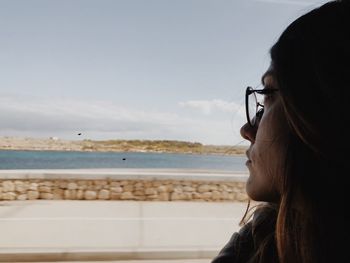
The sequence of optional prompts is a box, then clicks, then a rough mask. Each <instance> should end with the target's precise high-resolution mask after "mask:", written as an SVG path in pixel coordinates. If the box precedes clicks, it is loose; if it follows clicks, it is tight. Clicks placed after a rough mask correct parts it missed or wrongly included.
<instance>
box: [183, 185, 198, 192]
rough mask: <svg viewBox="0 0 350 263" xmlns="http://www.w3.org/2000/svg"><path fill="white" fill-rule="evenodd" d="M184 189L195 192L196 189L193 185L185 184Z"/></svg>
mask: <svg viewBox="0 0 350 263" xmlns="http://www.w3.org/2000/svg"><path fill="white" fill-rule="evenodd" d="M183 190H184V192H194V191H195V190H196V189H194V188H193V187H191V186H184V187H183Z"/></svg>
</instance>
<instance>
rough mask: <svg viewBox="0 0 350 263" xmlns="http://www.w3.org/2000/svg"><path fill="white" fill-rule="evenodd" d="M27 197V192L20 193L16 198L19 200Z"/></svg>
mask: <svg viewBox="0 0 350 263" xmlns="http://www.w3.org/2000/svg"><path fill="white" fill-rule="evenodd" d="M27 199H28V197H27V194H20V195H18V196H17V200H21V201H24V200H27Z"/></svg>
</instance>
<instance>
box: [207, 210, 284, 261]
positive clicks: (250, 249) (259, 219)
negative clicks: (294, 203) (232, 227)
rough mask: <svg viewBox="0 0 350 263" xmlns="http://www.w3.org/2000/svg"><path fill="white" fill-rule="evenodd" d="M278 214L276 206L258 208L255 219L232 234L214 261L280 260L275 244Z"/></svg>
mask: <svg viewBox="0 0 350 263" xmlns="http://www.w3.org/2000/svg"><path fill="white" fill-rule="evenodd" d="M276 216H277V212H276V208H275V207H274V206H271V205H265V206H263V207H261V208H257V210H256V211H255V212H254V216H253V219H252V220H251V221H250V222H248V223H247V224H245V225H244V226H243V227H242V228H241V229H240V230H239V232H236V233H234V234H233V235H232V237H231V238H230V240H229V241H228V243H227V244H226V245H225V246H224V247H223V248H222V249H221V251H220V252H219V254H218V255H217V256H216V257H215V258H214V259H213V261H212V263H253V262H254V263H255V262H269V263H274V262H278V259H277V253H276V245H275V225H276ZM260 258H261V261H259V260H260Z"/></svg>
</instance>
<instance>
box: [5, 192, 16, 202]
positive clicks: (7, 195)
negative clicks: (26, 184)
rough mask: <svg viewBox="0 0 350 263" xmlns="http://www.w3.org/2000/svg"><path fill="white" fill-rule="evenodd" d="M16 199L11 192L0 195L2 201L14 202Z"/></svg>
mask: <svg viewBox="0 0 350 263" xmlns="http://www.w3.org/2000/svg"><path fill="white" fill-rule="evenodd" d="M16 198H17V195H16V194H15V193H13V192H6V193H3V194H2V199H3V200H9V201H12V200H16Z"/></svg>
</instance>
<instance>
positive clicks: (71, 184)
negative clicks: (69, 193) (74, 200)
mask: <svg viewBox="0 0 350 263" xmlns="http://www.w3.org/2000/svg"><path fill="white" fill-rule="evenodd" d="M67 189H68V190H77V189H78V185H77V184H76V183H74V182H71V183H68V184H67Z"/></svg>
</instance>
